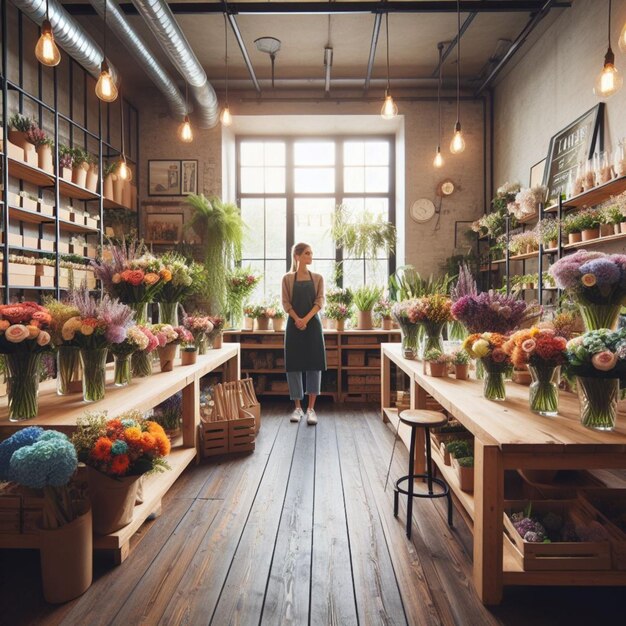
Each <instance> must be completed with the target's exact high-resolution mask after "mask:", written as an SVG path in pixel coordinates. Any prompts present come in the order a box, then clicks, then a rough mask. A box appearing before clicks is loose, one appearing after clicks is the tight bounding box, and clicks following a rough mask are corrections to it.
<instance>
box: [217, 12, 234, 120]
mask: <svg viewBox="0 0 626 626" xmlns="http://www.w3.org/2000/svg"><path fill="white" fill-rule="evenodd" d="M224 65H225V68H226V104H225V105H224V108H223V109H222V112H221V113H220V122H221V123H222V126H226V127H228V126H230V125H231V124H232V123H233V116H232V115H231V113H230V108H229V107H228V23H227V21H226V13H224Z"/></svg>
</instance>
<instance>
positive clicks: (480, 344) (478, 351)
mask: <svg viewBox="0 0 626 626" xmlns="http://www.w3.org/2000/svg"><path fill="white" fill-rule="evenodd" d="M472 352H473V353H474V354H475V355H476V356H477V357H478V358H479V359H481V358H482V357H484V356H487V355H488V354H489V342H488V341H485V340H484V339H479V340H478V341H476V342H475V343H474V345H473V346H472Z"/></svg>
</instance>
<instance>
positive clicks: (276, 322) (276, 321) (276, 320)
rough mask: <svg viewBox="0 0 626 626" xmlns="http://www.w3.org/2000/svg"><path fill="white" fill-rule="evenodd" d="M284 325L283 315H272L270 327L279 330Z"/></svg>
mask: <svg viewBox="0 0 626 626" xmlns="http://www.w3.org/2000/svg"><path fill="white" fill-rule="evenodd" d="M284 325H285V318H284V317H273V318H272V328H273V329H274V330H275V331H277V332H279V331H281V330H282V329H283V327H284Z"/></svg>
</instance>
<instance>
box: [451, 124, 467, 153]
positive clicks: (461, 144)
mask: <svg viewBox="0 0 626 626" xmlns="http://www.w3.org/2000/svg"><path fill="white" fill-rule="evenodd" d="M463 150H465V139H463V131H462V130H461V123H460V122H457V123H456V124H455V126H454V136H453V137H452V141H451V142H450V152H452V154H460V153H461V152H463Z"/></svg>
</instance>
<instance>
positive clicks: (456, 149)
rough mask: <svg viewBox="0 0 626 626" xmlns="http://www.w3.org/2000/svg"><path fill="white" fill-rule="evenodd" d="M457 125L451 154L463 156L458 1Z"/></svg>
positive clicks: (458, 9) (457, 8) (457, 5)
mask: <svg viewBox="0 0 626 626" xmlns="http://www.w3.org/2000/svg"><path fill="white" fill-rule="evenodd" d="M456 26H457V35H456V124H455V125H454V135H453V137H452V141H451V142H450V152H452V154H461V152H463V151H464V150H465V140H464V139H463V131H462V130H461V4H460V2H459V0H456Z"/></svg>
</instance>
